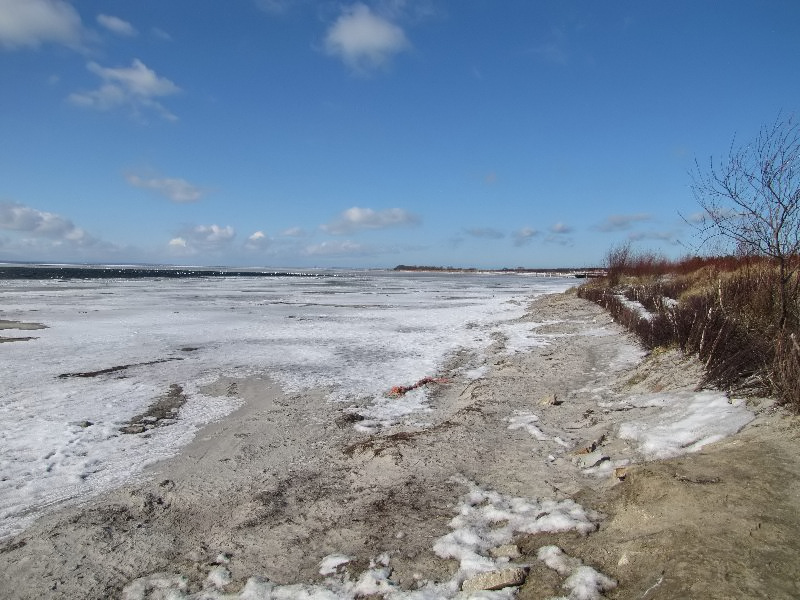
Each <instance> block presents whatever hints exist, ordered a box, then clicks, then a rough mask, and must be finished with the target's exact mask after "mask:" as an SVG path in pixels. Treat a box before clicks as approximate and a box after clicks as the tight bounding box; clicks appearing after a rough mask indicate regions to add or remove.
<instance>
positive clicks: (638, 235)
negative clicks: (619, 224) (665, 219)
mask: <svg viewBox="0 0 800 600" xmlns="http://www.w3.org/2000/svg"><path fill="white" fill-rule="evenodd" d="M628 239H629V240H632V241H634V242H635V241H641V240H656V241H659V242H669V243H671V244H676V243H677V234H676V233H675V232H674V231H642V232H639V231H637V232H633V233H630V234H628Z"/></svg>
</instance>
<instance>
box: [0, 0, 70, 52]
mask: <svg viewBox="0 0 800 600" xmlns="http://www.w3.org/2000/svg"><path fill="white" fill-rule="evenodd" d="M82 34H83V27H82V25H81V18H80V15H78V12H77V11H76V10H75V9H74V8H73V6H72V5H71V4H69V3H68V2H64V1H63V0H0V45H2V46H4V47H6V48H20V47H24V46H27V47H31V48H36V47H38V46H40V45H41V44H45V43H56V44H64V45H66V46H77V45H79V43H80V40H81V37H82Z"/></svg>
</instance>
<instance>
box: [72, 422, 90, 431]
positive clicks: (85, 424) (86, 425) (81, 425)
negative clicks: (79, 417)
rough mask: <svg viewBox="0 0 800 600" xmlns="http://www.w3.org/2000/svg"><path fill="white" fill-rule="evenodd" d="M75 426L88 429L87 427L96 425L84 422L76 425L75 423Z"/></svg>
mask: <svg viewBox="0 0 800 600" xmlns="http://www.w3.org/2000/svg"><path fill="white" fill-rule="evenodd" d="M73 425H75V426H76V427H82V428H83V429H86V428H87V427H91V426H92V425H94V423H92V422H91V421H85V420H84V421H76V422H75V423H73Z"/></svg>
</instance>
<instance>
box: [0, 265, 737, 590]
mask: <svg viewBox="0 0 800 600" xmlns="http://www.w3.org/2000/svg"><path fill="white" fill-rule="evenodd" d="M571 283H572V281H571V280H568V279H558V278H537V277H521V276H510V275H464V274H459V275H455V276H454V275H441V274H439V275H430V274H413V275H412V274H399V275H398V274H393V273H361V274H351V275H349V276H347V277H332V276H331V277H319V278H309V279H307V280H302V281H297V280H295V279H293V280H291V281H286V282H284V281H280V280H279V279H275V280H269V281H264V280H258V281H249V280H247V279H237V280H228V279H222V280H216V281H192V282H188V281H182V280H176V281H169V282H167V281H158V282H146V281H144V282H143V281H136V282H131V281H127V282H126V281H117V280H115V281H111V282H100V283H98V282H96V281H95V282H75V281H71V282H55V281H53V282H37V283H33V284H32V283H31V282H26V283H24V284H23V283H19V284H16V283H15V284H13V285H11V284H9V283H8V282H4V284H3V286H2V287H0V293H2V294H3V310H4V313H3V315H2V318H3V319H6V320H9V321H17V322H37V323H42V324H43V325H47V329H41V330H35V331H33V332H28V333H26V335H32V337H35V339H32V340H28V341H20V342H14V343H7V344H2V345H0V352H2V353H3V365H4V388H5V389H4V390H3V392H2V393H3V398H2V410H3V412H2V420H3V429H4V432H3V437H2V448H0V450H2V453H3V455H2V456H3V463H2V469H3V476H2V487H0V507H1V508H2V511H3V513H2V519H3V521H2V526H3V528H4V529H3V535H4V536H6V538H7V539H6V540H5V545H4V546H3V547H2V548H1V549H0V562H1V563H2V566H3V567H4V568H3V569H2V571H3V575H2V576H0V577H1V578H2V581H0V583H2V586H3V589H4V590H6V591H7V592H8V593H7V596H8V597H9V598H33V597H53V598H56V597H58V598H79V597H80V598H104V597H117V596H122V597H125V598H162V597H163V598H166V597H170V598H182V597H191V598H242V599H245V598H270V597H275V598H277V597H287V598H288V597H293V598H294V597H308V598H353V597H356V596H363V595H370V594H378V595H382V596H384V597H391V598H404V597H411V598H448V597H480V598H490V597H497V598H506V597H512V596H513V595H515V594H516V593H517V591H518V587H513V586H512V587H505V588H503V589H501V590H498V591H485V589H486V586H484V587H483V588H482V589H483V590H484V591H480V589H481V588H480V585H481V584H480V583H479V582H478V583H475V582H476V581H477V580H479V579H480V577H481V575H482V574H485V573H487V572H489V573H505V574H506V575H507V576H511V575H513V573H514V572H515V570H516V572H518V573H523V577H522V580H521V581H517V583H516V584H515V585H519V584H521V583H522V582H523V581H524V580H525V576H527V577H528V579H530V575H527V574H528V573H529V572H531V573H532V572H534V571H535V570H536V569H540V570H541V569H543V570H544V571H546V572H550V573H552V574H553V575H552V577H554V578H555V579H554V580H553V581H554V583H552V585H551V587H552V586H555V589H556V590H560V592H559V593H560V594H562V595H564V596H568V597H573V598H601V597H603V595H604V594H605V593H613V592H611V590H613V589H614V588H615V586H616V581H615V580H614V578H613V577H612V576H611V575H609V574H608V573H604V572H603V571H602V569H596V568H594V567H592V566H590V565H589V564H585V563H584V562H583V560H582V557H581V556H570V555H568V554H565V553H564V552H562V551H561V550H560V549H559V548H558V547H556V546H554V545H552V544H548V543H544V542H545V541H546V536H547V535H555V534H559V533H564V532H575V533H577V534H580V535H581V536H582V535H585V534H588V533H591V532H593V531H595V530H596V529H597V528H598V524H599V523H601V522H602V520H603V515H601V514H599V513H598V512H597V511H594V510H592V509H591V508H590V507H587V506H583V505H582V504H581V503H580V502H579V501H576V498H579V497H580V494H581V493H584V494H585V493H586V491H587V490H604V489H607V488H610V487H613V486H615V484H619V482H620V481H622V480H623V479H624V478H625V474H626V469H631V468H632V465H634V464H636V463H641V462H642V461H645V460H648V459H652V458H666V457H673V456H680V455H683V454H685V453H686V452H697V451H700V450H702V449H703V448H704V447H705V446H706V445H707V444H710V443H712V442H716V441H718V440H720V439H722V438H724V437H725V436H729V435H731V434H733V433H735V432H737V431H739V430H740V429H742V428H743V427H744V426H745V425H746V424H747V423H749V422H750V421H751V420H752V419H753V414H752V412H751V411H750V410H748V409H747V407H746V406H745V405H744V402H743V401H741V400H737V399H729V398H726V397H725V396H724V394H722V393H720V392H714V391H710V390H705V391H702V392H695V391H694V387H695V385H696V383H697V377H698V373H699V371H698V370H697V369H698V368H697V366H696V365H693V364H692V363H691V361H683V362H680V361H678V363H679V364H677V366H676V367H673V368H667V367H663V368H660V370H659V372H658V382H657V384H653V377H652V376H651V374H650V373H649V372H646V371H645V373H644V375H643V376H642V377H636V378H632V377H631V374H632V373H633V372H634V370H635V369H637V367H639V368H641V365H642V364H643V362H642V361H643V358H644V352H643V351H642V350H641V349H640V348H639V346H638V345H637V343H636V342H635V340H633V339H632V338H630V337H629V336H628V335H627V334H625V333H623V332H622V331H621V330H620V329H619V328H618V327H617V326H616V325H615V324H614V323H612V322H611V320H610V319H609V317H608V316H607V315H606V314H605V313H603V312H602V311H601V310H600V309H599V308H597V307H595V306H593V305H591V304H589V303H587V302H584V301H582V300H579V299H577V298H575V297H574V296H570V295H564V294H561V293H560V292H562V291H564V290H565V289H567V288H568V287H569V285H571ZM545 294H549V295H545ZM534 296H540V297H539V298H538V299H537V300H534V301H533V303H531V300H532V298H533V297H534ZM675 360H677V359H674V358H673V361H675ZM116 367H119V368H118V369H117V368H116ZM425 378H432V379H433V381H431V382H430V383H428V384H426V385H420V386H418V387H414V385H413V384H414V383H415V382H419V381H421V380H424V379H425ZM171 386H179V389H180V391H179V392H175V390H176V388H174V387H171ZM398 386H400V387H406V388H413V389H408V390H403V393H399V394H397V393H395V394H392V393H391V390H392V388H395V387H398ZM170 390H172V392H174V393H173V394H172V397H173V399H174V398H176V397H178V396H179V397H180V402H178V403H176V404H175V406H174V408H177V411H175V412H174V416H175V418H164V416H163V415H160V416H159V417H152V418H151V420H150V421H148V420H147V418H144V419H139V420H138V421H137V428H134V429H133V430H129V431H130V432H128V433H123V432H122V430H123V429H124V428H126V427H130V424H131V422H132V420H135V418H136V417H137V415H138V416H141V415H142V414H145V415H147V414H150V413H148V407H152V405H153V403H154V402H156V401H157V400H158V399H160V398H161V399H163V398H164V397H165V396H169V393H170ZM54 505H55V506H54ZM42 515H43V516H42ZM36 517H40V518H39V520H38V521H36V522H34V520H35V518H36ZM536 535H544V536H545V538H542V540H543V542H542V543H541V545H540V546H539V547H538V548H537V549H536V552H534V553H533V554H532V555H530V556H521V555H520V552H519V548H518V546H519V547H524V544H521V543H520V542H519V540H518V538H520V536H523V537H525V536H527V537H526V539H529V538H530V537H531V536H533V537H535V536H536ZM589 538H591V535H590V536H589ZM523 549H524V548H523ZM509 585H510V584H509ZM462 586H463V590H469V589H472V590H473V591H471V592H470V591H462ZM470 586H478V587H475V588H473V587H470ZM528 587H529V586H528V584H526V586H524V587H523V588H522V591H521V592H519V593H520V595H521V596H524V594H525V593H526V592H525V590H526V589H528ZM528 597H536V596H528Z"/></svg>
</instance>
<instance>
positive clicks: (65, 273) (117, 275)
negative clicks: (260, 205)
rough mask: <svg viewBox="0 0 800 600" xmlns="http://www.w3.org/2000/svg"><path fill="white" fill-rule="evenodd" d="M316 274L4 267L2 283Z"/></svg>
mask: <svg viewBox="0 0 800 600" xmlns="http://www.w3.org/2000/svg"><path fill="white" fill-rule="evenodd" d="M318 276H319V275H317V274H314V273H295V272H285V271H233V270H226V269H191V268H171V269H170V268H163V267H161V268H147V267H88V266H87V267H82V266H65V267H56V266H3V267H0V279H144V278H172V279H178V278H195V277H318Z"/></svg>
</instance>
